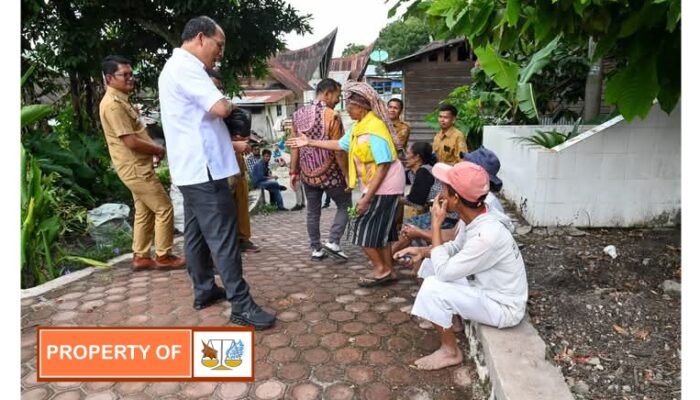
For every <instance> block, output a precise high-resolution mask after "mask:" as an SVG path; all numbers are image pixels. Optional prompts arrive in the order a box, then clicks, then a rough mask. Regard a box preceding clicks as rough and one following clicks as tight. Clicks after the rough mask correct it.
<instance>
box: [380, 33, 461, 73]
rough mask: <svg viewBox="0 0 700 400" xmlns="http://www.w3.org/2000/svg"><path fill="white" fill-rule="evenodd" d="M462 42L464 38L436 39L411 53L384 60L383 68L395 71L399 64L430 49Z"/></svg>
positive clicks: (442, 47)
mask: <svg viewBox="0 0 700 400" xmlns="http://www.w3.org/2000/svg"><path fill="white" fill-rule="evenodd" d="M461 44H464V45H466V41H465V40H464V38H457V39H450V40H436V41H434V42H431V43H428V44H426V45H425V46H423V47H421V48H420V49H419V50H418V51H416V52H415V53H413V54H410V55H407V56H406V57H402V58H399V59H397V60H391V61H389V62H385V63H383V64H384V68H385V69H386V70H387V71H396V70H399V69H401V66H402V65H403V64H405V63H407V62H409V61H412V60H413V59H415V58H418V57H420V56H422V55H423V54H426V53H430V52H431V51H434V50H439V49H444V48H445V47H452V46H457V45H461Z"/></svg>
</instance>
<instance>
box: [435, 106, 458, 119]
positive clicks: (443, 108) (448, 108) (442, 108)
mask: <svg viewBox="0 0 700 400" xmlns="http://www.w3.org/2000/svg"><path fill="white" fill-rule="evenodd" d="M440 111H449V112H451V113H452V116H453V117H456V116H457V107H455V106H453V105H452V104H443V105H441V106H440V108H438V112H440Z"/></svg>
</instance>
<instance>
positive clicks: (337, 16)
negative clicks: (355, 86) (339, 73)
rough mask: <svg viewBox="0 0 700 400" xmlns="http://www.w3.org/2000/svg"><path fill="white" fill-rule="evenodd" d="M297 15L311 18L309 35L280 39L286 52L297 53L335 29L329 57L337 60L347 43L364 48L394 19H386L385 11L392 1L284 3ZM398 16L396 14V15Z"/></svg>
mask: <svg viewBox="0 0 700 400" xmlns="http://www.w3.org/2000/svg"><path fill="white" fill-rule="evenodd" d="M286 1H287V3H289V4H290V5H291V6H292V7H294V8H296V9H297V10H298V11H299V12H300V14H311V15H312V19H311V21H310V24H311V27H312V28H313V33H312V34H307V35H305V36H299V35H297V34H287V35H285V37H284V40H285V42H286V43H287V48H288V49H290V50H297V49H300V48H303V47H306V46H310V45H312V44H314V43H316V42H317V41H318V40H319V39H321V38H323V37H324V36H326V35H328V33H330V32H331V31H332V30H333V29H334V28H336V27H337V28H338V35H337V36H336V39H335V48H334V49H333V56H334V57H340V56H341V54H342V53H343V49H344V48H345V46H346V45H347V44H348V43H357V44H363V45H365V46H366V45H368V44H370V43H371V42H372V41H374V40H375V39H377V36H378V35H379V31H381V30H382V28H384V27H385V26H386V25H387V24H389V23H390V22H393V21H394V20H396V19H397V17H396V16H395V17H394V18H392V19H391V20H390V19H388V18H387V13H388V12H389V9H390V8H391V7H392V6H393V5H394V4H395V3H396V0H389V3H388V4H385V2H384V1H385V0H321V1H319V0H286ZM397 14H398V13H397Z"/></svg>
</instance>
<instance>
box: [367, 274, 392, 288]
mask: <svg viewBox="0 0 700 400" xmlns="http://www.w3.org/2000/svg"><path fill="white" fill-rule="evenodd" d="M398 280H399V278H397V277H395V276H392V275H391V274H388V275H386V276H383V277H381V278H367V277H365V276H363V277H361V278H360V280H359V281H358V282H357V286H359V287H363V288H373V287H378V286H386V285H390V284H392V283H394V282H397V281H398Z"/></svg>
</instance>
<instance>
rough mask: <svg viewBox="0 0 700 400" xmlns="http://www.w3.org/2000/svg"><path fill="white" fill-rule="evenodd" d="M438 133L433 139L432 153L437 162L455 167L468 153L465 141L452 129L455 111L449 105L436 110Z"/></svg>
mask: <svg viewBox="0 0 700 400" xmlns="http://www.w3.org/2000/svg"><path fill="white" fill-rule="evenodd" d="M438 112H439V114H438V123H439V124H440V131H439V132H437V133H436V134H435V139H433V153H435V156H436V157H437V161H438V162H442V163H445V164H449V165H455V164H457V163H458V162H460V161H462V157H463V156H464V155H465V154H467V153H468V152H469V150H468V149H467V139H466V137H465V136H464V133H462V132H461V131H460V130H459V129H457V128H455V127H454V124H455V119H457V109H456V108H455V107H454V106H453V105H450V104H443V105H441V106H440V108H439V109H438Z"/></svg>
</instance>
